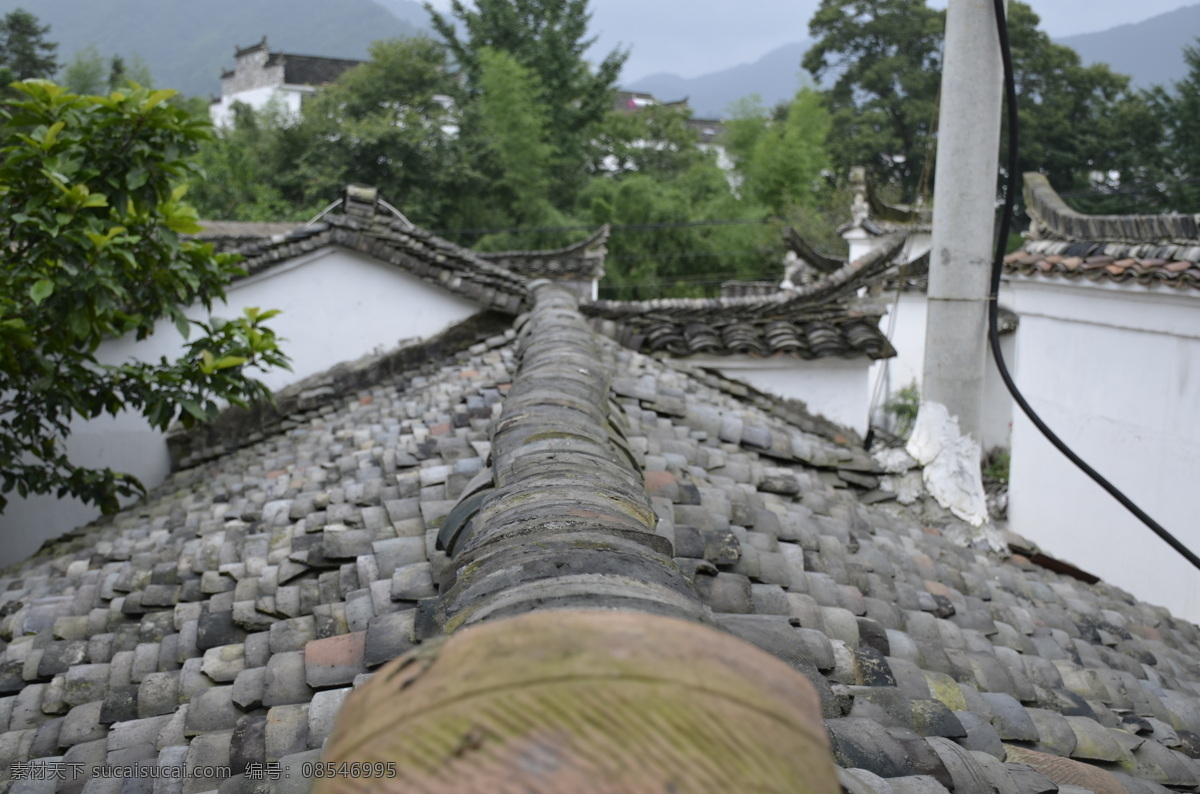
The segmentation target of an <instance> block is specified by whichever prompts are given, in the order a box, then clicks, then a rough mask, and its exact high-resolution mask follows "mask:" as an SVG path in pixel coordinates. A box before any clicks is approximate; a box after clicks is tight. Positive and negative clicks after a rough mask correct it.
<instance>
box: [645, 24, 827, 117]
mask: <svg viewBox="0 0 1200 794" xmlns="http://www.w3.org/2000/svg"><path fill="white" fill-rule="evenodd" d="M811 43H812V42H809V41H800V42H796V43H794V44H785V45H783V46H782V47H779V48H778V49H775V50H771V51H770V52H769V53H767V54H766V55H764V56H763V57H761V58H759V59H758V60H757V61H755V62H754V63H746V64H741V65H740V66H732V67H730V68H728V69H722V70H721V71H719V72H712V73H710V74H704V75H700V76H699V77H690V78H689V77H680V76H679V75H674V74H666V73H660V74H652V75H649V76H648V77H643V78H641V79H640V80H635V81H633V82H632V83H627V84H625V85H623V86H622V88H625V89H626V90H629V91H645V92H646V93H649V94H654V96H655V97H657V98H658V99H661V100H663V101H672V100H677V99H683V98H684V97H687V98H688V104H689V105H690V106H691V108H692V111H693V114H694V115H695V116H696V117H698V118H707V119H715V118H723V117H725V116H726V115H728V111H729V106H730V105H731V104H732V103H734V102H736V101H737V100H739V99H741V98H743V97H746V96H749V95H750V94H758V95H759V96H760V97H761V98H762V101H763V104H764V105H766V106H767V107H771V106H773V105H775V104H777V103H779V102H781V101H783V100H787V99H791V98H792V97H793V96H795V94H796V92H797V91H798V90H800V86H801V80H802V79H803V80H804V81H806V82H807V81H808V80H809V77H808V73H807V72H805V73H804V74H803V78H802V77H801V69H800V59H801V58H803V57H804V53H805V52H807V51H808V48H809V46H810V45H811Z"/></svg>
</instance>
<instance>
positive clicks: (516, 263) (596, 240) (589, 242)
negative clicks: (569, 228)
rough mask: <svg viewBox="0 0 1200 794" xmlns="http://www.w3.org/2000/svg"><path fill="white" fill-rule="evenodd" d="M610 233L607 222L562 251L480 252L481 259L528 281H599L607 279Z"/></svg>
mask: <svg viewBox="0 0 1200 794" xmlns="http://www.w3.org/2000/svg"><path fill="white" fill-rule="evenodd" d="M611 231H612V229H611V227H610V226H609V225H608V224H607V223H606V224H604V225H603V226H601V227H600V228H599V229H597V230H596V231H595V232H593V233H592V234H590V235H588V236H587V237H586V238H585V239H583V240H580V241H579V242H577V243H573V244H571V245H568V246H565V247H563V248H554V249H548V250H543V251H496V252H483V251H481V252H479V258H480V259H483V260H485V261H487V262H498V263H501V264H504V265H505V266H506V267H508V268H509V269H510V270H512V271H513V272H514V273H519V274H521V275H523V276H528V277H529V278H549V279H561V278H566V277H573V278H584V279H589V280H592V279H595V280H599V279H601V278H603V277H604V257H605V254H606V252H607V247H606V246H607V243H608V235H609V233H610V232H611Z"/></svg>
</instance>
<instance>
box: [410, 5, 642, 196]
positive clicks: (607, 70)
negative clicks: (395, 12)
mask: <svg viewBox="0 0 1200 794" xmlns="http://www.w3.org/2000/svg"><path fill="white" fill-rule="evenodd" d="M587 6H588V3H587V0H477V2H476V3H475V4H474V7H473V8H468V7H467V6H465V5H464V4H463V3H462V2H461V0H452V2H451V4H450V9H451V17H452V18H453V19H456V20H458V23H459V26H458V27H456V26H455V25H454V23H453V22H452V21H451V19H450V18H447V17H446V16H443V15H442V14H440V13H438V12H437V11H435V10H434V9H433V7H432V6H430V5H429V4H428V3H427V4H426V6H425V7H426V9H427V10H428V11H429V12H430V15H431V19H432V23H433V28H434V30H435V31H437V33H438V34H439V35H440V36H441V37H442V38H443V40H444V41H445V42H446V45H447V47H448V48H449V51H450V55H451V56H452V58H453V59H454V61H455V62H456V63H457V64H458V65H459V67H460V68H461V69H462V71H463V73H464V75H465V77H466V93H467V95H470V94H473V93H477V92H479V91H480V90H481V89H482V86H481V83H480V78H481V76H482V75H483V71H484V62H483V59H482V57H481V53H483V52H484V51H485V50H489V49H490V50H496V51H500V52H505V53H508V54H509V55H511V56H512V57H513V58H514V59H515V60H516V62H517V63H519V64H520V65H521V66H523V67H525V68H526V69H528V70H530V72H532V74H533V75H534V76H535V78H536V81H537V93H538V98H539V103H540V105H541V107H542V108H543V110H544V112H545V114H546V129H547V132H548V143H549V144H550V147H551V150H552V152H553V154H554V177H555V182H556V184H557V185H559V186H561V187H562V188H563V189H566V190H568V191H570V190H572V189H575V188H578V186H579V185H580V184H581V180H582V177H583V172H582V171H581V169H580V165H581V163H584V162H586V161H587V153H588V152H587V150H588V147H589V144H590V141H591V137H592V136H593V135H594V134H595V133H596V131H597V128H598V127H599V125H600V124H601V122H602V121H603V120H604V118H605V117H606V116H607V115H608V113H609V111H610V110H611V108H612V98H613V91H614V89H615V87H616V83H617V78H618V77H619V76H620V72H621V67H622V65H624V63H625V59H626V57H627V56H628V53H625V52H621V51H619V50H617V51H613V52H610V53H609V54H608V55H606V56H605V57H604V58H603V59H602V60H601V61H600V63H599V64H598V65H597V66H596V67H595V68H593V67H592V66H591V64H590V63H589V62H588V60H587V59H586V58H585V57H584V53H585V52H586V51H587V49H588V47H589V46H591V44H592V43H593V42H594V41H595V39H594V38H592V37H589V36H588V30H587V26H588V22H589V20H590V19H591V14H590V13H589V12H588V10H587Z"/></svg>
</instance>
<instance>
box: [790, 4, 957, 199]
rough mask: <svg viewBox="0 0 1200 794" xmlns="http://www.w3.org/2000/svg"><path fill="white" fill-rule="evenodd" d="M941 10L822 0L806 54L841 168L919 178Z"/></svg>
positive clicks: (933, 103) (892, 181) (935, 81)
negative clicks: (826, 80) (822, 85)
mask: <svg viewBox="0 0 1200 794" xmlns="http://www.w3.org/2000/svg"><path fill="white" fill-rule="evenodd" d="M944 16H945V15H944V14H943V13H942V12H940V11H935V10H933V9H931V8H928V7H927V6H926V5H925V0H821V5H820V7H819V8H818V9H817V12H816V13H815V14H814V15H813V17H812V20H811V21H810V22H809V34H810V35H811V36H812V37H813V39H814V40H815V43H814V44H813V46H812V47H811V48H810V49H809V50H808V52H806V53H805V54H804V60H803V62H802V64H803V66H804V68H805V69H806V70H808V72H809V73H811V74H812V76H813V77H814V78H816V79H817V80H820V79H821V78H822V77H831V76H835V79H834V82H833V84H832V85H830V86H829V87H828V88H827V89H826V90H825V92H824V94H825V101H826V104H827V106H828V108H829V112H830V114H831V116H832V134H831V135H830V137H829V141H830V147H831V149H832V154H833V158H834V162H835V164H836V166H837V169H838V171H839V172H840V173H842V174H845V173H846V172H847V171H848V170H849V168H850V167H851V166H854V165H863V166H865V167H866V168H867V170H868V173H869V174H870V178H871V179H872V181H873V182H874V183H875V184H877V185H898V186H899V187H900V188H901V190H902V191H903V192H904V193H906V194H909V195H911V194H913V193H915V191H916V190H917V186H918V184H919V183H920V181H921V174H922V171H923V169H924V167H925V161H926V151H927V150H929V151H932V150H931V148H930V146H929V144H930V135H931V128H930V125H931V123H932V122H933V121H934V114H935V110H936V107H937V96H938V86H939V84H940V81H941V68H942V56H941V40H942V31H943V30H944V28H945V22H944Z"/></svg>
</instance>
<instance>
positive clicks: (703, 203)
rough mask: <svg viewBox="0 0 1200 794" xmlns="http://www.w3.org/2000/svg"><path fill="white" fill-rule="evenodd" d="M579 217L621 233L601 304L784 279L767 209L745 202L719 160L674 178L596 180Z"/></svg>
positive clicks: (613, 243) (612, 248) (612, 241)
mask: <svg viewBox="0 0 1200 794" xmlns="http://www.w3.org/2000/svg"><path fill="white" fill-rule="evenodd" d="M580 214H581V217H582V218H583V219H585V220H586V221H587V222H588V223H589V224H591V225H596V226H598V225H600V224H602V223H610V224H613V226H615V227H617V228H615V229H614V230H613V232H612V236H611V237H610V238H609V242H608V256H607V259H606V264H605V269H606V270H607V271H608V274H607V277H606V278H605V281H604V284H603V285H601V291H602V292H601V297H604V298H621V299H643V298H658V297H663V296H677V297H693V296H702V295H715V294H716V293H717V291H718V289H719V287H720V284H721V283H722V282H723V281H728V280H730V279H734V278H742V279H747V278H748V279H761V278H776V277H778V276H781V275H782V268H781V267H780V266H779V265H778V264H777V263H778V262H779V261H780V260H781V259H782V250H781V246H780V245H779V243H778V238H777V237H776V236H775V235H774V234H773V232H772V229H771V227H770V226H769V225H768V224H765V223H762V221H763V220H764V218H765V216H766V214H767V212H766V209H765V208H764V207H763V206H762V205H760V204H756V203H755V202H753V201H746V200H740V199H738V198H737V197H736V196H735V195H734V194H733V192H732V191H731V190H730V187H729V181H728V178H727V175H726V173H725V172H724V171H723V170H722V169H721V168H720V167H718V166H717V164H716V159H715V156H713V155H712V154H708V155H706V156H704V157H701V158H698V159H697V160H696V161H695V162H693V163H692V165H691V166H689V167H688V168H687V169H686V170H684V171H682V172H680V173H677V174H675V175H673V176H670V177H665V176H664V175H662V174H650V173H638V172H630V173H626V174H619V175H616V176H611V177H597V178H594V179H592V180H590V181H589V182H588V184H587V186H586V188H585V190H584V192H583V195H582V200H581V209H580Z"/></svg>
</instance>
